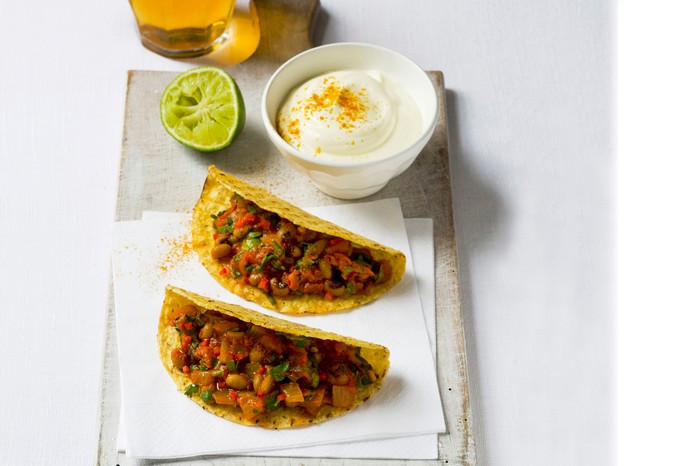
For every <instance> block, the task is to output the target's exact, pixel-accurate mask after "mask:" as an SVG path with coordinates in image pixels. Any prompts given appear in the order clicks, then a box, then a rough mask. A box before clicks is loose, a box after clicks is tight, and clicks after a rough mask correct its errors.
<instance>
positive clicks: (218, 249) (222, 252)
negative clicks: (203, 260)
mask: <svg viewBox="0 0 700 466" xmlns="http://www.w3.org/2000/svg"><path fill="white" fill-rule="evenodd" d="M230 254H231V245H230V244H228V243H221V244H217V245H216V246H214V248H213V249H212V250H211V257H212V258H213V259H221V258H223V257H226V256H228V255H230Z"/></svg>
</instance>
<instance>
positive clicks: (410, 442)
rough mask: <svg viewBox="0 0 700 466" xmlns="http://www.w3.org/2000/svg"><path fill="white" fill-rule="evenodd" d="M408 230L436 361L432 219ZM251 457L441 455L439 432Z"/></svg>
mask: <svg viewBox="0 0 700 466" xmlns="http://www.w3.org/2000/svg"><path fill="white" fill-rule="evenodd" d="M184 215H186V214H176V213H164V212H150V211H147V212H144V213H143V218H144V219H146V220H147V219H154V218H161V219H163V218H168V217H170V218H175V219H177V218H179V217H182V216H184ZM404 223H405V225H406V233H407V235H408V241H409V245H410V251H411V256H412V259H413V268H414V274H415V276H416V281H417V283H418V295H419V297H420V301H421V307H422V310H423V318H424V320H425V325H426V327H427V330H428V339H429V340H430V348H431V350H432V354H433V362H435V360H436V345H435V343H436V341H435V340H436V331H435V330H436V329H435V254H434V241H433V220H432V219H429V218H419V219H405V220H404ZM123 418H124V416H123V412H122V410H120V423H119V432H118V435H117V449H118V450H119V451H121V452H126V447H125V433H124V421H123ZM249 455H251V456H257V455H265V456H281V457H290V458H330V457H334V458H360V459H364V458H386V459H409V460H419V459H435V458H437V457H438V443H437V434H426V435H418V436H412V437H398V438H390V439H381V440H365V441H362V442H351V443H339V444H327V445H318V446H312V447H298V448H288V449H281V450H271V451H265V452H253V453H249Z"/></svg>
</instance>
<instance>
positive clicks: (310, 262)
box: [192, 166, 406, 314]
mask: <svg viewBox="0 0 700 466" xmlns="http://www.w3.org/2000/svg"><path fill="white" fill-rule="evenodd" d="M192 244H193V248H194V249H195V250H196V251H197V253H198V255H199V258H200V261H201V262H202V264H204V266H205V267H206V269H207V270H208V271H209V273H210V274H211V275H212V276H213V277H214V278H216V279H217V280H218V281H219V282H220V283H221V284H222V285H223V286H224V287H225V288H227V289H228V290H230V291H232V292H233V293H235V294H237V295H239V296H241V297H243V298H244V299H247V300H249V301H252V302H255V303H257V304H259V305H261V306H264V307H267V308H269V309H274V310H276V311H278V312H281V313H285V314H322V313H328V312H336V311H342V310H347V309H351V308H354V307H357V306H360V305H362V304H365V303H368V302H370V301H372V300H374V299H376V298H378V297H379V296H380V295H381V294H383V293H385V292H386V291H387V290H389V289H390V288H391V287H393V286H394V285H396V284H397V283H398V282H399V281H400V280H401V277H402V276H403V273H404V270H405V268H406V257H405V256H404V254H403V253H402V252H400V251H397V250H395V249H391V248H389V247H386V246H383V245H381V244H378V243H376V242H374V241H371V240H369V239H367V238H364V237H362V236H360V235H357V234H354V233H352V232H350V231H348V230H345V229H344V228H341V227H339V226H337V225H335V224H333V223H330V222H327V221H325V220H322V219H320V218H318V217H315V216H313V215H311V214H309V213H307V212H305V211H303V210H301V209H299V208H298V207H295V206H293V205H291V204H289V203H288V202H285V201H283V200H282V199H279V198H277V197H275V196H273V195H272V194H270V193H269V192H267V191H265V190H264V189H261V188H257V187H253V186H250V185H248V184H246V183H244V182H242V181H240V180H238V179H236V178H234V177H233V176H231V175H228V174H226V173H223V172H222V171H220V170H218V169H217V168H216V167H213V166H212V167H209V174H208V176H207V179H206V181H205V183H204V188H203V189H202V194H201V197H200V199H199V201H198V202H197V204H196V205H195V208H194V215H193V222H192Z"/></svg>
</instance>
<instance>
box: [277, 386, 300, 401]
mask: <svg viewBox="0 0 700 466" xmlns="http://www.w3.org/2000/svg"><path fill="white" fill-rule="evenodd" d="M280 390H282V393H283V394H284V399H285V400H287V401H289V402H290V403H298V402H302V401H304V394H303V393H302V392H301V388H299V384H298V383H296V382H290V383H285V384H282V385H280Z"/></svg>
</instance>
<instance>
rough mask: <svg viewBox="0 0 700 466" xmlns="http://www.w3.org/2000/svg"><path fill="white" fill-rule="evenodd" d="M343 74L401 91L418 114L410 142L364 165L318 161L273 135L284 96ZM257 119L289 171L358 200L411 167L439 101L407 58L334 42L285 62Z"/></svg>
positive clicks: (266, 93) (427, 136) (330, 191)
mask: <svg viewBox="0 0 700 466" xmlns="http://www.w3.org/2000/svg"><path fill="white" fill-rule="evenodd" d="M347 69H356V70H377V71H380V72H381V73H384V74H385V75H387V76H388V77H389V78H390V79H391V80H393V81H395V82H397V83H398V84H400V85H401V86H403V88H404V89H405V90H406V91H407V92H408V94H409V95H410V96H411V97H412V98H413V100H414V101H415V103H416V105H417V106H418V108H419V109H420V111H421V113H422V123H423V124H422V129H421V132H420V135H418V137H417V138H416V139H415V141H413V142H412V143H411V144H410V145H409V146H408V147H406V148H404V149H403V150H401V151H399V152H396V153H394V154H390V155H388V156H386V157H383V158H381V159H375V160H364V161H363V160H359V161H358V160H353V157H352V156H348V160H347V161H345V160H343V161H329V160H322V159H320V158H317V157H314V156H313V155H307V154H304V153H302V152H300V151H299V150H297V149H296V148H294V147H292V146H291V145H289V144H287V142H286V141H285V140H284V139H283V138H282V137H281V136H280V135H279V134H278V133H277V129H276V127H275V121H276V116H277V109H278V108H279V107H280V106H281V105H282V103H283V102H284V99H285V98H286V97H287V95H288V94H289V92H290V91H291V90H292V89H294V88H296V87H297V86H299V85H301V84H302V83H304V82H306V81H307V80H309V79H311V78H314V77H316V76H319V75H321V74H324V73H328V72H332V71H338V70H347ZM262 116H263V123H264V125H265V129H266V130H267V133H268V135H269V137H270V139H271V140H272V142H273V144H274V145H275V146H276V147H277V149H279V151H280V153H281V154H282V155H283V156H284V158H285V159H286V160H287V162H289V164H290V165H291V166H292V167H294V168H295V169H296V170H298V171H300V172H301V173H304V174H306V175H308V177H309V178H310V179H311V181H312V182H313V183H314V184H315V185H316V186H317V187H318V188H319V189H320V190H321V191H323V192H324V193H326V194H329V195H331V196H333V197H338V198H341V199H357V198H361V197H365V196H369V195H370V194H374V193H376V192H377V191H379V190H380V189H382V188H383V187H384V186H385V185H386V184H387V183H388V182H389V180H391V179H392V178H394V177H396V176H398V175H400V174H401V173H403V172H404V171H405V170H406V169H407V168H408V167H409V166H410V165H411V164H412V163H413V161H414V160H415V159H416V157H417V156H418V154H419V153H420V151H421V150H422V149H423V147H425V145H426V143H427V142H428V140H429V139H430V137H431V136H432V134H433V131H434V130H435V125H436V124H437V119H438V98H437V92H436V90H435V87H434V86H433V83H432V81H431V80H430V78H429V77H428V75H427V74H426V73H425V71H423V70H422V69H421V68H420V67H418V65H416V64H415V63H413V62H412V61H410V60H409V59H407V58H406V57H404V56H402V55H400V54H398V53H396V52H394V51H392V50H389V49H386V48H382V47H378V46H375V45H370V44H361V43H352V42H348V43H337V44H330V45H324V46H320V47H316V48H313V49H310V50H307V51H305V52H302V53H300V54H299V55H297V56H295V57H293V58H291V59H290V60H288V61H287V62H286V63H284V64H283V65H282V66H281V67H280V68H279V69H278V70H277V71H276V72H275V73H274V74H273V75H272V77H270V80H269V81H268V83H267V85H266V86H265V89H264V91H263V95H262Z"/></svg>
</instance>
